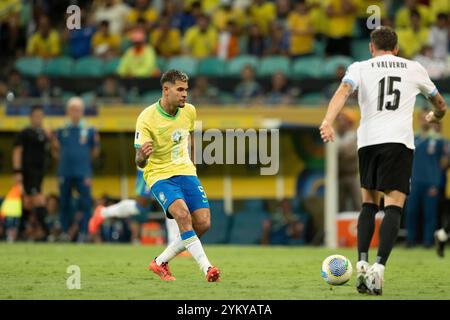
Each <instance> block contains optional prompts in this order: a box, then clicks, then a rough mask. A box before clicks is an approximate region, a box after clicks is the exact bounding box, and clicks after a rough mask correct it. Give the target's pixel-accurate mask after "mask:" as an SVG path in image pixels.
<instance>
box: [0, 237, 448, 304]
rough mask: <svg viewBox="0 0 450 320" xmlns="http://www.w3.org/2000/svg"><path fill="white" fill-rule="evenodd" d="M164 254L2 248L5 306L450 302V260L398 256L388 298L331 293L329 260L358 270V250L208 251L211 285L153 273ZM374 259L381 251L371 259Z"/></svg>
mask: <svg viewBox="0 0 450 320" xmlns="http://www.w3.org/2000/svg"><path fill="white" fill-rule="evenodd" d="M162 249H163V247H153V246H132V245H109V244H108V245H106V244H105V245H91V244H84V245H78V244H24V243H23V244H21V243H18V244H6V243H2V244H0V299H95V300H101V299H154V300H166V299H169V300H170V299H179V300H190V299H198V300H203V299H220V300H227V299H237V300H239V299H250V300H258V299H282V300H288V299H296V300H300V299H345V300H347V299H375V300H376V299H433V300H434V299H450V280H449V279H450V252H449V251H447V252H446V257H445V258H443V259H441V258H438V257H437V256H436V254H435V252H434V250H425V249H404V248H402V247H400V246H399V247H396V248H394V250H393V253H392V255H391V258H390V261H389V263H388V267H387V269H386V273H385V286H384V294H383V296H381V297H374V296H367V295H360V294H358V293H357V292H356V290H355V288H354V283H355V272H354V273H353V276H352V279H351V280H350V281H349V282H348V283H347V284H345V285H343V286H337V287H330V286H329V285H327V284H326V283H325V282H324V281H323V280H322V278H321V276H320V269H321V264H322V260H323V259H324V258H325V257H327V256H328V255H331V254H334V253H338V254H343V255H345V256H347V257H348V258H349V259H350V260H351V261H352V264H353V268H355V263H356V250H354V249H336V250H327V249H323V248H315V247H295V248H293V247H289V248H287V247H262V246H212V245H209V246H205V249H206V252H207V254H208V257H209V259H210V260H211V262H212V263H213V264H215V265H217V266H218V267H219V268H220V269H221V271H222V282H220V283H208V282H206V280H205V278H204V277H203V275H202V274H201V272H200V270H199V269H198V267H197V264H196V263H195V261H194V260H193V258H192V257H177V258H175V259H174V260H173V261H172V262H171V263H170V267H171V270H172V273H173V274H174V276H175V277H176V278H177V280H176V281H174V282H170V283H166V282H162V281H161V280H159V278H158V277H157V276H156V275H155V274H153V273H152V272H150V271H148V270H147V265H148V263H149V262H150V261H151V260H152V259H153V258H154V257H155V256H156V255H157V254H158V253H159V252H161V250H162ZM371 254H372V257H373V256H374V255H375V251H374V250H372V252H371ZM70 265H77V266H79V267H80V270H81V289H79V290H77V289H73V290H69V289H68V288H67V284H66V281H67V279H68V277H69V276H70V274H69V273H67V268H68V267H69V266H70Z"/></svg>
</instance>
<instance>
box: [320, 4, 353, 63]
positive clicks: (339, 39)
mask: <svg viewBox="0 0 450 320" xmlns="http://www.w3.org/2000/svg"><path fill="white" fill-rule="evenodd" d="M325 8H326V13H327V16H328V32H327V36H328V39H327V45H326V48H325V53H326V54H327V55H345V56H351V37H352V34H353V25H354V23H355V20H356V11H357V9H358V7H357V2H356V0H327V1H326V2H325Z"/></svg>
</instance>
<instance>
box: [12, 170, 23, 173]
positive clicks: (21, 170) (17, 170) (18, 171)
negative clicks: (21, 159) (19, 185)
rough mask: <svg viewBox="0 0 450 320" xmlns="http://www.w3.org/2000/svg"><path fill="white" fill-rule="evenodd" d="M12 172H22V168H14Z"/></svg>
mask: <svg viewBox="0 0 450 320" xmlns="http://www.w3.org/2000/svg"><path fill="white" fill-rule="evenodd" d="M14 173H22V169H14Z"/></svg>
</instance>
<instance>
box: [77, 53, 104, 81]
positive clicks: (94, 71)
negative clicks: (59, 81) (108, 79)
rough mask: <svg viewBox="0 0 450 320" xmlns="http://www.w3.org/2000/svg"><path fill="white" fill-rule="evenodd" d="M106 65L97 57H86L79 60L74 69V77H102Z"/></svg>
mask: <svg viewBox="0 0 450 320" xmlns="http://www.w3.org/2000/svg"><path fill="white" fill-rule="evenodd" d="M103 69H104V63H103V61H102V60H100V59H98V58H95V57H85V58H81V59H79V60H77V61H76V62H75V65H74V68H73V75H74V76H77V77H101V76H102V75H103Z"/></svg>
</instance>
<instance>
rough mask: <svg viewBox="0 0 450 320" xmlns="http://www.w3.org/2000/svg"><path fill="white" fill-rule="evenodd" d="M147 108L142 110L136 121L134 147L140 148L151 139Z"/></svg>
mask: <svg viewBox="0 0 450 320" xmlns="http://www.w3.org/2000/svg"><path fill="white" fill-rule="evenodd" d="M146 114H147V112H146V110H144V111H142V112H141V114H140V115H139V117H138V119H137V121H136V132H135V134H134V147H135V148H136V149H138V148H140V147H141V146H142V145H143V144H144V143H145V142H146V141H151V140H152V138H151V135H150V128H149V127H148V125H147V124H146V123H145V121H144V120H145V118H146Z"/></svg>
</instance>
